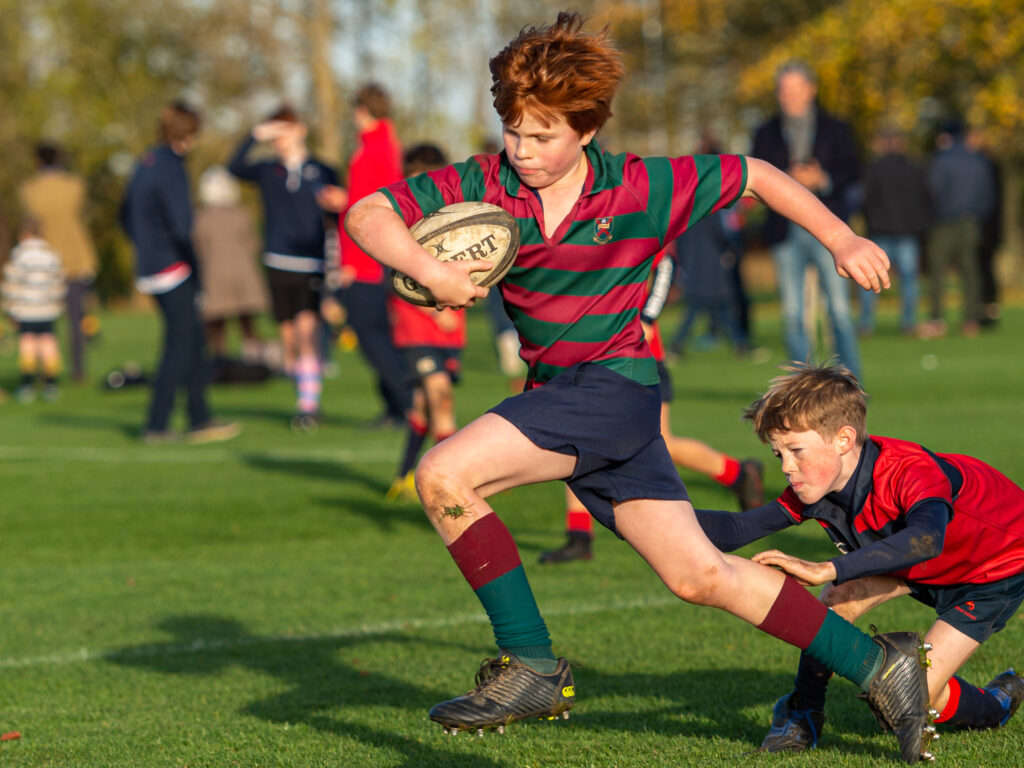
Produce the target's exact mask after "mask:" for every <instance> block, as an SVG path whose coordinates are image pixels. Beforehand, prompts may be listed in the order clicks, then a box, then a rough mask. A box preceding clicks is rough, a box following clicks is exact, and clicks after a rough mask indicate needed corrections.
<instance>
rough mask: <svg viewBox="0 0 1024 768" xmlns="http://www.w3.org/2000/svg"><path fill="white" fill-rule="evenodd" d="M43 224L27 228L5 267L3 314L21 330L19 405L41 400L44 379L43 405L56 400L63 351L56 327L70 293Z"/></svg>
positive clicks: (26, 225) (33, 222)
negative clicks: (38, 392)
mask: <svg viewBox="0 0 1024 768" xmlns="http://www.w3.org/2000/svg"><path fill="white" fill-rule="evenodd" d="M42 232H43V228H42V224H41V223H40V222H38V221H36V220H34V219H30V218H29V219H26V220H25V221H24V222H23V223H22V227H21V232H20V233H19V237H18V244H17V245H16V246H15V247H14V249H13V250H12V251H11V255H10V259H9V260H8V261H7V263H6V264H5V265H4V279H3V288H2V294H3V308H4V311H5V312H6V313H7V314H8V315H10V317H11V319H12V320H14V321H15V322H16V323H17V324H18V370H19V372H20V373H21V384H20V385H19V387H18V390H17V398H18V401H19V402H22V403H31V402H32V401H33V400H35V398H36V379H37V378H39V375H40V374H42V381H43V388H42V396H43V399H44V400H56V399H57V395H58V389H57V376H58V375H59V374H60V368H61V359H60V347H59V346H58V345H57V337H56V335H54V332H53V324H54V323H55V322H56V320H57V318H58V317H60V314H61V311H62V310H63V308H64V295H65V293H66V289H65V285H64V280H65V275H64V270H63V268H62V267H61V259H60V256H59V255H58V254H57V252H56V251H55V250H54V249H53V248H51V247H50V245H49V243H47V242H46V240H44V239H43V238H42Z"/></svg>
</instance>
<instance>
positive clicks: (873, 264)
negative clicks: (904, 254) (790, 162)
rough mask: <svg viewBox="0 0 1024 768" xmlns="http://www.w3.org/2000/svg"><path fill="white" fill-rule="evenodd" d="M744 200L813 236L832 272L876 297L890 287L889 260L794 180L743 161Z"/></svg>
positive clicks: (753, 160)
mask: <svg viewBox="0 0 1024 768" xmlns="http://www.w3.org/2000/svg"><path fill="white" fill-rule="evenodd" d="M746 160H747V188H746V189H745V190H744V192H743V194H744V196H745V197H753V198H755V199H757V200H760V201H761V202H762V203H764V204H765V205H767V206H768V207H769V208H771V209H772V210H774V211H775V212H776V213H778V214H780V215H782V216H785V217H786V218H787V219H789V220H790V221H792V222H793V223H795V224H797V225H799V226H801V227H803V228H804V229H806V230H807V231H808V232H810V233H811V234H812V235H814V236H815V237H816V238H818V240H820V241H821V243H822V244H823V245H824V246H825V247H826V248H828V249H829V251H830V252H831V253H832V258H833V259H834V260H835V263H836V272H838V273H839V274H840V275H841V276H842V277H848V278H851V279H852V280H854V281H855V282H856V283H857V284H858V285H860V286H861V287H862V288H867V289H868V290H872V291H874V292H875V293H878V292H879V291H881V290H882V289H883V288H888V287H890V282H889V272H888V270H889V257H888V256H886V255H885V251H883V250H882V249H881V248H879V247H878V246H877V245H875V244H874V243H872V242H871V241H870V240H867V239H865V238H863V237H858V236H857V235H856V234H854V232H853V230H852V229H850V227H849V226H847V225H846V223H845V222H843V221H842V219H840V218H839V217H838V216H836V215H835V214H833V213H832V212H831V211H830V210H829V209H828V208H827V207H826V206H825V204H824V203H822V202H821V200H819V199H818V198H817V197H816V196H815V195H814V194H813V193H812V192H810V191H809V190H808V189H807V188H806V187H805V186H803V185H802V184H800V183H799V182H798V181H796V180H795V179H793V178H791V177H790V176H788V175H787V174H785V173H783V172H782V171H780V170H779V169H778V168H776V167H775V166H774V165H772V164H771V163H767V162H765V161H764V160H759V159H757V158H754V157H748V158H747V159H746Z"/></svg>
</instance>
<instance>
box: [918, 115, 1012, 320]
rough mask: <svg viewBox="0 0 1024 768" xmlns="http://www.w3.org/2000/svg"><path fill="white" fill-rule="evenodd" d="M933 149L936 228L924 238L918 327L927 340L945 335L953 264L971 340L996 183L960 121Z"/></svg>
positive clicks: (953, 123)
mask: <svg viewBox="0 0 1024 768" xmlns="http://www.w3.org/2000/svg"><path fill="white" fill-rule="evenodd" d="M935 146H936V152H935V155H934V157H933V158H932V163H931V168H930V169H929V183H930V185H931V190H932V196H933V199H934V201H935V224H934V226H933V227H932V230H931V233H930V235H929V238H928V277H929V282H930V283H931V319H930V320H929V321H928V322H927V323H925V325H924V326H923V327H922V333H923V334H924V335H925V336H927V337H937V336H942V335H944V334H945V333H946V318H945V301H944V299H945V282H946V272H947V270H948V268H949V266H950V265H953V266H955V267H956V269H957V271H959V273H960V282H961V290H962V292H963V316H962V318H961V330H962V332H963V334H964V335H965V336H973V335H975V334H977V332H978V328H979V324H980V320H981V316H982V315H981V271H980V269H979V267H978V249H979V247H980V244H981V226H982V222H983V221H984V220H985V218H986V217H987V216H989V215H990V214H991V213H992V208H993V206H994V205H995V196H996V186H995V179H994V177H993V175H992V168H991V167H990V166H989V164H988V162H987V161H986V160H985V158H983V157H982V156H981V155H979V154H978V153H976V152H972V151H971V150H970V149H969V148H968V147H967V145H966V144H965V142H964V131H963V125H962V124H961V123H960V122H959V121H951V122H949V123H947V124H946V125H945V126H944V127H943V129H942V131H941V132H940V133H939V135H938V136H937V137H936V139H935Z"/></svg>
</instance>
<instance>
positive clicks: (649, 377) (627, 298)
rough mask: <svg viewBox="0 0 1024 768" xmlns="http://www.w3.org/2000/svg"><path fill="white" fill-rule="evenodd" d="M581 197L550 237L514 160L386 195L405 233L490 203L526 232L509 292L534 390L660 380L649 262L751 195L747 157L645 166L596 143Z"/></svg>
mask: <svg viewBox="0 0 1024 768" xmlns="http://www.w3.org/2000/svg"><path fill="white" fill-rule="evenodd" d="M585 151H586V155H587V160H588V164H589V168H588V171H587V179H586V182H585V183H584V186H583V191H582V193H581V195H580V198H579V200H578V201H577V202H576V205H575V206H574V207H573V209H572V211H571V212H570V213H569V215H568V216H566V218H565V220H564V221H563V222H562V223H561V224H560V225H559V227H558V230H557V231H556V232H555V233H554V235H553V236H552V237H550V238H549V237H547V236H545V234H544V228H543V221H544V212H543V209H542V207H541V202H540V199H539V198H538V196H537V195H536V194H535V193H534V191H533V190H531V189H530V188H529V187H527V186H526V185H524V184H523V183H522V182H521V181H520V179H519V177H518V176H517V175H516V173H515V170H514V169H513V168H512V166H511V165H509V163H508V161H507V158H506V157H505V155H504V153H502V154H500V155H478V156H476V157H473V158H470V159H469V160H467V161H465V162H463V163H457V164H455V165H450V166H448V167H447V168H442V169H441V170H438V171H431V172H429V173H425V174H421V175H420V176H417V177H415V178H413V179H407V180H405V181H403V182H400V183H398V184H393V185H391V186H389V187H386V188H384V189H383V190H381V191H382V192H384V194H385V195H387V196H388V198H389V199H390V200H391V204H392V206H393V207H394V209H395V210H396V211H397V212H398V213H399V215H401V216H402V218H403V219H404V221H405V223H406V224H407V225H411V224H413V223H414V222H415V221H417V220H418V219H420V218H422V217H423V216H424V215H425V214H427V213H430V212H432V211H436V210H437V209H439V208H442V207H444V206H445V205H450V204H452V203H457V202H462V201H467V200H470V201H482V202H486V203H492V204H494V205H497V206H500V207H501V208H504V209H505V210H506V211H508V212H509V213H510V214H512V215H513V216H514V217H515V218H516V221H517V222H518V224H519V232H520V240H521V245H520V248H519V255H518V256H517V257H516V261H515V264H514V265H513V267H512V269H511V270H510V271H509V273H508V275H507V276H506V277H505V279H504V280H503V281H502V283H501V285H500V288H501V293H502V298H503V299H504V300H505V308H506V309H507V310H508V313H509V316H510V317H511V318H512V321H513V323H515V326H516V330H517V331H518V332H519V339H520V344H521V349H520V356H521V357H522V358H523V360H525V361H526V363H527V365H529V366H530V378H531V379H532V380H533V381H535V382H536V383H541V382H544V381H548V380H550V379H552V378H553V377H555V376H557V375H558V374H559V373H560V372H562V371H563V370H565V369H566V368H569V367H570V366H572V365H575V364H577V363H582V362H594V363H598V364H600V365H603V366H606V367H608V368H610V369H611V370H614V371H616V372H618V373H620V374H622V375H623V376H626V377H628V378H631V379H633V380H635V381H637V382H639V383H641V384H645V385H652V384H657V383H658V370H657V366H656V365H655V361H654V358H653V356H652V355H651V350H650V348H649V347H648V345H647V343H646V342H645V341H644V336H643V329H642V328H641V326H640V307H641V306H642V304H643V300H644V293H645V291H646V289H647V278H648V275H649V274H650V269H651V261H652V259H653V258H654V256H655V254H657V253H658V252H659V251H660V250H662V249H663V248H664V247H665V245H666V243H669V242H671V241H672V240H673V239H674V238H675V237H677V236H678V235H679V234H680V233H681V232H683V231H684V230H685V229H686V228H687V227H689V226H690V225H691V224H693V223H694V222H696V221H699V220H700V219H702V218H704V217H705V216H707V215H708V214H710V213H712V212H713V211H716V210H718V209H720V208H723V207H725V206H728V205H731V204H732V203H734V202H735V201H736V200H737V199H739V197H740V195H741V194H742V193H743V190H744V189H745V187H746V175H747V167H746V161H745V159H744V158H743V157H741V156H737V155H697V156H685V157H677V158H665V157H652V158H641V157H637V156H636V155H630V154H621V155H612V154H610V153H608V152H605V151H604V150H602V149H601V148H600V147H599V146H597V143H596V142H593V141H592V142H590V144H589V145H587V147H586V150H585Z"/></svg>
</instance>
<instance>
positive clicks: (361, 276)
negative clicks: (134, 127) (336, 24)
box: [338, 83, 412, 428]
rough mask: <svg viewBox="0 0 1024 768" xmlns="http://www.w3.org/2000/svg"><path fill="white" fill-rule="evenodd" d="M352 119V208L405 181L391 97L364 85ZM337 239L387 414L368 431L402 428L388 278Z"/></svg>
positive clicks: (403, 403) (345, 300) (405, 404)
mask: <svg viewBox="0 0 1024 768" xmlns="http://www.w3.org/2000/svg"><path fill="white" fill-rule="evenodd" d="M352 116H353V119H354V120H355V123H356V130H357V131H358V134H359V147H358V148H357V149H356V151H355V153H354V154H353V155H352V159H351V161H350V163H349V167H348V199H347V205H348V206H352V205H354V204H355V203H356V202H358V201H359V200H361V199H362V198H364V197H366V196H367V195H369V194H372V193H373V192H376V191H377V190H378V189H380V188H381V187H384V186H387V185H388V184H392V183H394V182H396V181H399V180H400V179H402V178H403V176H402V149H401V146H400V145H399V142H398V135H397V134H396V132H395V126H394V124H393V123H392V122H391V97H390V96H389V94H388V92H387V91H386V90H384V88H383V87H382V86H381V85H379V84H377V83H367V84H366V85H363V86H362V87H361V88H360V89H359V90H358V91H356V95H355V98H354V99H353V109H352ZM341 221H344V216H342V217H341ZM338 237H339V242H340V243H341V266H340V270H339V285H340V289H339V291H338V296H339V298H340V300H341V303H342V304H343V305H344V307H345V310H346V314H347V317H348V323H349V325H350V326H351V327H352V330H354V331H355V334H356V337H357V339H358V340H359V349H360V351H361V352H362V354H363V357H365V358H366V361H367V362H368V363H369V364H370V367H371V368H372V369H373V371H374V374H375V375H376V378H377V389H378V391H379V392H380V395H381V399H382V400H383V402H384V412H383V413H382V414H381V415H380V416H379V417H377V418H376V419H375V420H374V421H372V422H370V426H373V427H389V428H390V427H393V428H400V427H401V426H402V425H403V424H405V414H406V412H407V411H408V410H409V408H410V406H411V404H412V382H411V380H410V375H409V371H408V368H407V366H406V364H405V360H404V358H403V357H402V356H401V355H400V354H399V353H398V350H396V349H395V345H394V342H393V340H392V334H391V322H390V320H389V318H388V309H387V307H388V296H389V295H390V293H391V287H390V284H389V282H388V275H387V273H386V271H385V269H384V267H383V266H382V265H381V264H380V262H378V261H376V260H375V259H373V258H371V257H370V256H368V255H367V254H365V253H364V252H363V251H362V250H361V249H360V248H359V246H358V245H356V243H355V241H354V240H353V239H352V238H351V237H350V236H349V234H348V232H346V231H345V227H344V226H341V225H340V224H339V227H338Z"/></svg>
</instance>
